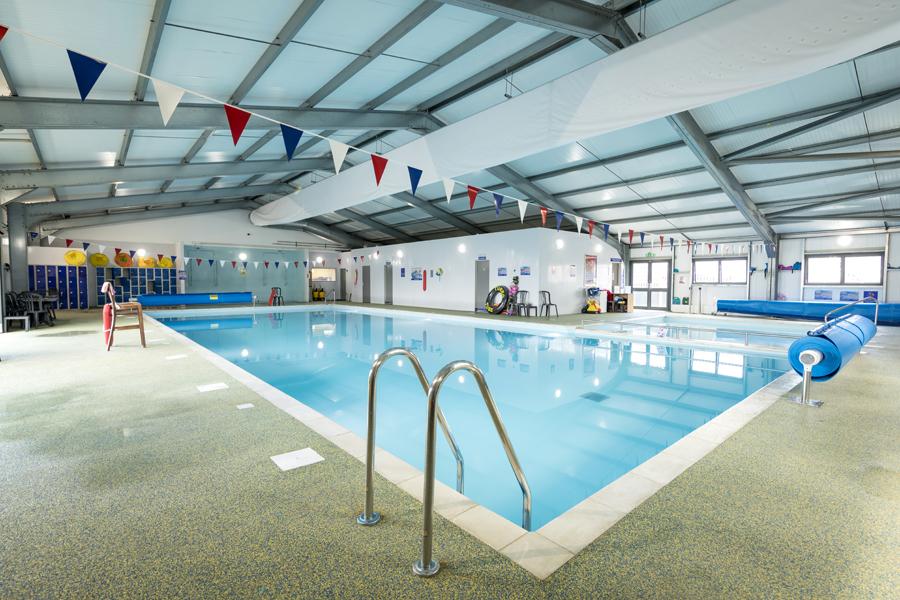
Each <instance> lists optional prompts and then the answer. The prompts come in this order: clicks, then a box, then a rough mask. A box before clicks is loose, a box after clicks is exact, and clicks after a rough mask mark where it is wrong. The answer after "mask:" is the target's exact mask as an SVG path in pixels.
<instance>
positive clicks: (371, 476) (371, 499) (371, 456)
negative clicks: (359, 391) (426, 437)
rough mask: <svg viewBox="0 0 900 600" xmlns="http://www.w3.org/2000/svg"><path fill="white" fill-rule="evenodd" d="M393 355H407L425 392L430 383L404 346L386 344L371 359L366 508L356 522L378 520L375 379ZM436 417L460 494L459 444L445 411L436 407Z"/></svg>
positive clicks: (462, 475) (362, 522)
mask: <svg viewBox="0 0 900 600" xmlns="http://www.w3.org/2000/svg"><path fill="white" fill-rule="evenodd" d="M394 356H405V357H406V359H407V360H408V361H409V362H410V364H411V365H412V367H413V370H414V371H415V372H416V375H417V376H418V378H419V383H420V384H422V390H423V391H424V392H425V394H426V395H427V394H428V391H429V386H428V378H427V377H425V372H424V371H423V370H422V365H421V364H420V363H419V359H418V358H416V355H415V354H413V353H412V352H410V351H409V350H407V349H406V348H389V349H388V350H385V351H384V352H382V353H381V354H379V355H378V357H377V358H376V359H375V361H374V362H373V363H372V368H371V369H370V370H369V398H368V425H367V431H366V506H365V510H364V511H363V512H362V513H361V514H360V515H359V516H357V517H356V522H357V523H359V524H360V525H374V524H375V523H378V522H379V521H380V520H381V514H380V513H377V512H375V509H374V504H375V382H376V380H377V379H378V372H379V370H380V369H381V367H382V365H384V363H386V362H387V361H388V360H389V359H390V358H392V357H394ZM437 419H438V422H439V423H440V425H441V429H442V430H443V431H444V438H445V439H446V440H447V444H448V445H449V446H450V451H451V452H452V453H453V457H454V458H455V459H456V490H457V491H458V492H459V493H460V494H462V493H463V489H464V488H463V485H464V469H465V465H464V463H463V456H462V452H460V450H459V446H458V445H457V443H456V439H455V438H454V437H453V432H451V431H450V427H449V425H447V420H446V419H445V418H444V413H443V412H442V411H441V409H440V408H438V409H437Z"/></svg>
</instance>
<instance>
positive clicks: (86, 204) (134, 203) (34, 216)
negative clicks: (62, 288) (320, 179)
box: [23, 184, 284, 223]
mask: <svg viewBox="0 0 900 600" xmlns="http://www.w3.org/2000/svg"><path fill="white" fill-rule="evenodd" d="M283 192H284V187H283V186H282V185H280V184H273V185H259V186H252V187H249V188H247V187H241V188H219V189H212V190H200V191H195V190H191V191H184V192H168V193H156V194H131V195H127V196H115V197H113V198H110V197H103V198H85V199H82V200H61V201H59V202H36V203H33V204H24V205H23V206H24V207H25V214H26V215H27V218H28V221H29V223H34V222H37V221H40V220H41V219H44V218H46V217H54V216H60V215H73V214H81V213H90V212H97V211H106V210H118V209H126V208H145V207H148V206H166V205H172V204H182V203H186V204H190V203H192V202H206V201H210V200H223V199H231V198H250V197H255V196H262V195H265V194H278V193H283Z"/></svg>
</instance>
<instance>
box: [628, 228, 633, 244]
mask: <svg viewBox="0 0 900 600" xmlns="http://www.w3.org/2000/svg"><path fill="white" fill-rule="evenodd" d="M632 240H634V229H629V230H628V243H629V244H630V243H631V242H632Z"/></svg>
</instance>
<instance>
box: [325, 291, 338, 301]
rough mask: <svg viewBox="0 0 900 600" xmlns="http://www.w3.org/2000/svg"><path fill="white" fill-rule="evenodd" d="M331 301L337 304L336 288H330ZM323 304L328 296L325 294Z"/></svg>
mask: <svg viewBox="0 0 900 600" xmlns="http://www.w3.org/2000/svg"><path fill="white" fill-rule="evenodd" d="M331 303H332V304H337V290H331ZM325 304H328V296H325Z"/></svg>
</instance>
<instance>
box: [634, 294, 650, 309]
mask: <svg viewBox="0 0 900 600" xmlns="http://www.w3.org/2000/svg"><path fill="white" fill-rule="evenodd" d="M632 291H633V292H634V305H635V306H638V307H640V308H647V292H646V291H639V290H632Z"/></svg>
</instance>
